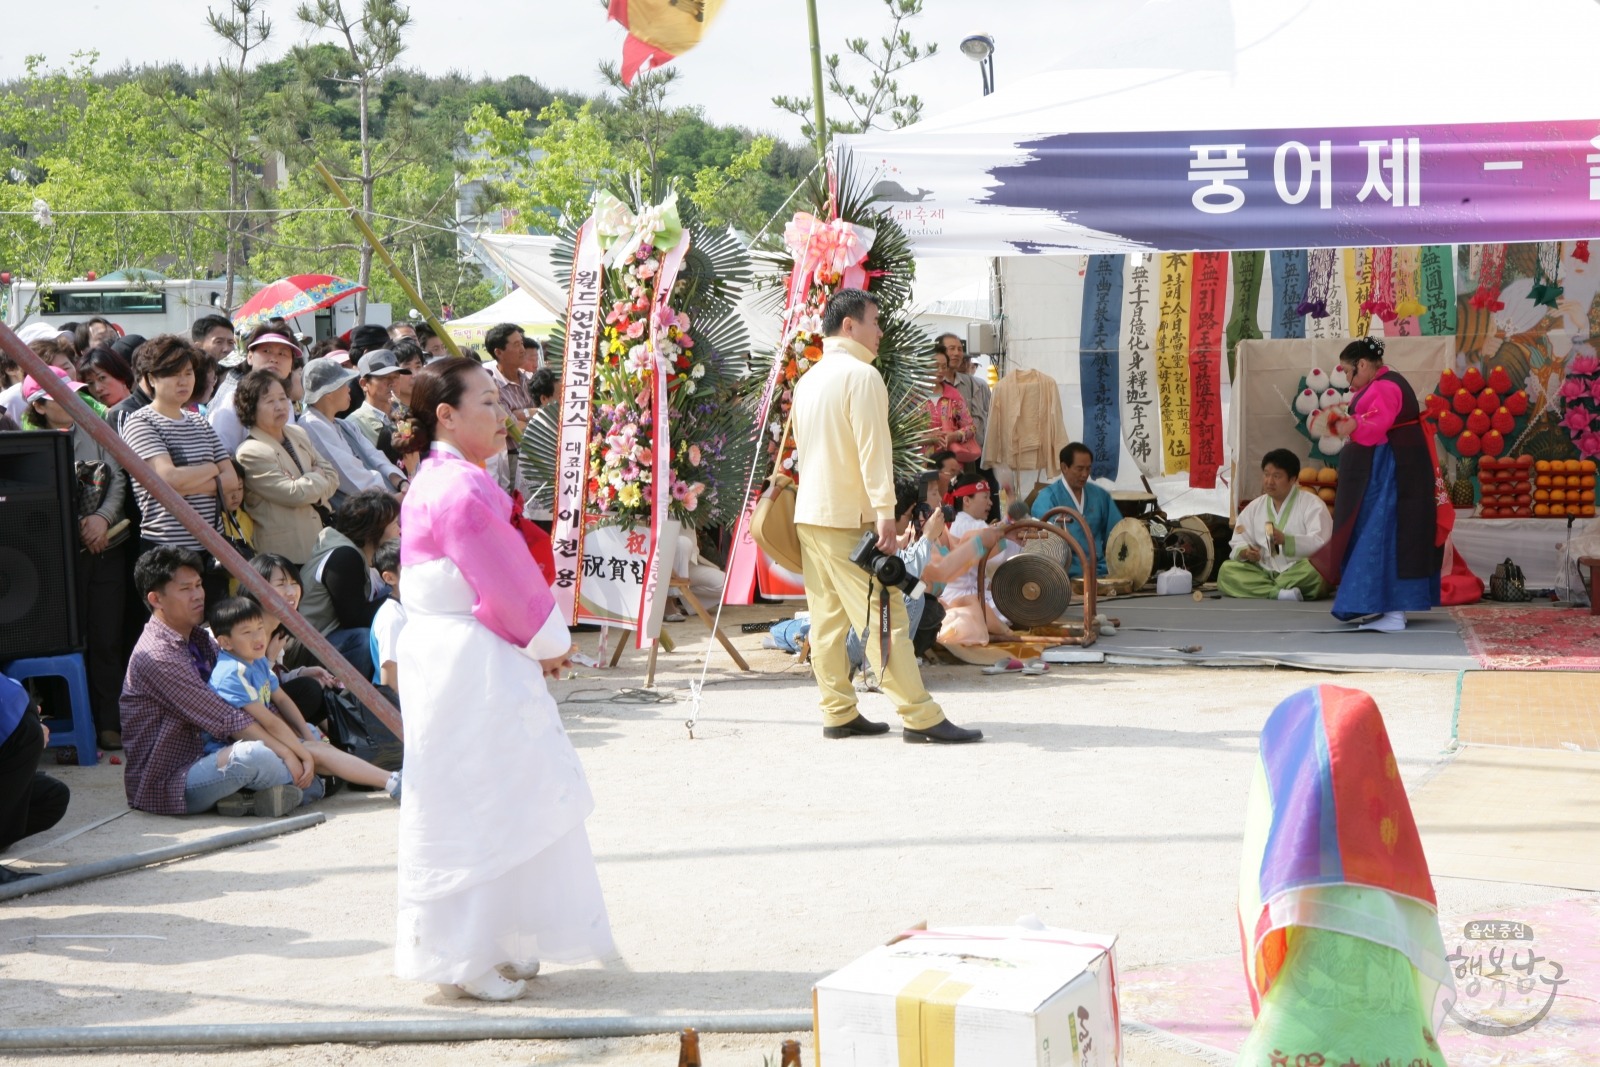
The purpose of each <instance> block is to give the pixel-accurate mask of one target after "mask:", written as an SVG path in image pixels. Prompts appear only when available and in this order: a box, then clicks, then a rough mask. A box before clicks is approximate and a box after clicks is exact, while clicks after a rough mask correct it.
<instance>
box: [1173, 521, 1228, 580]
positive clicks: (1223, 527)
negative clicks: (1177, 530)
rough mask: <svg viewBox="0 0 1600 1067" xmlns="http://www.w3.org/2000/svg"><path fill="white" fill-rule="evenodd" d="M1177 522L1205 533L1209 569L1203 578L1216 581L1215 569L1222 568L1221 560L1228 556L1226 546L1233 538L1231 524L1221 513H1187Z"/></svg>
mask: <svg viewBox="0 0 1600 1067" xmlns="http://www.w3.org/2000/svg"><path fill="white" fill-rule="evenodd" d="M1179 523H1180V525H1183V526H1186V527H1188V528H1189V529H1191V530H1194V531H1195V532H1196V533H1204V534H1205V535H1206V537H1207V540H1208V543H1209V545H1210V547H1211V569H1210V571H1209V572H1208V573H1207V575H1206V577H1205V579H1204V580H1205V581H1208V582H1214V581H1216V580H1217V571H1218V570H1220V569H1221V568H1222V564H1223V561H1224V560H1226V559H1227V558H1228V554H1229V552H1230V551H1231V549H1230V548H1229V547H1228V546H1229V543H1230V542H1231V541H1232V540H1233V524H1232V523H1230V522H1229V521H1228V520H1227V519H1226V518H1224V517H1223V516H1221V515H1189V516H1186V517H1185V518H1183V519H1181V520H1179Z"/></svg>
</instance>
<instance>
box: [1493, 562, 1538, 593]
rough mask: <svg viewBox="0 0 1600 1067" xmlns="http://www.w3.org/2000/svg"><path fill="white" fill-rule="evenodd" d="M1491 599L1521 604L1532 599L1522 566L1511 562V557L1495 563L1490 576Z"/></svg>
mask: <svg viewBox="0 0 1600 1067" xmlns="http://www.w3.org/2000/svg"><path fill="white" fill-rule="evenodd" d="M1489 599H1490V600H1499V601H1503V602H1504V603H1507V604H1520V603H1522V602H1524V601H1526V600H1529V599H1531V598H1530V597H1529V596H1528V589H1527V587H1526V586H1525V585H1524V584H1523V580H1522V568H1521V567H1519V566H1517V565H1516V564H1515V563H1513V562H1511V559H1510V557H1507V558H1506V561H1505V562H1504V563H1499V564H1496V565H1495V568H1494V574H1493V575H1492V576H1491V577H1490V578H1489Z"/></svg>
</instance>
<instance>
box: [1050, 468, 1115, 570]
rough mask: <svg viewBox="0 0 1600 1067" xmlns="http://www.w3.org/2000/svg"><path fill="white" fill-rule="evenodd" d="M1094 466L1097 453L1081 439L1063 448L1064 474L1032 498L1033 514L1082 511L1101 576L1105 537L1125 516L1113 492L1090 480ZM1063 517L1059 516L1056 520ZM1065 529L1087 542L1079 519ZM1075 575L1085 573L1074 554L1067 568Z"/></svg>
mask: <svg viewBox="0 0 1600 1067" xmlns="http://www.w3.org/2000/svg"><path fill="white" fill-rule="evenodd" d="M1093 466H1094V453H1093V452H1092V451H1090V449H1089V446H1088V445H1086V444H1083V443H1082V442H1081V441H1074V442H1072V444H1070V445H1068V446H1067V447H1066V448H1063V449H1062V450H1061V477H1060V478H1058V479H1056V480H1055V481H1053V482H1051V483H1050V484H1049V485H1047V486H1045V487H1044V488H1043V489H1041V490H1039V495H1038V496H1036V497H1034V499H1033V517H1034V518H1036V519H1042V518H1044V516H1045V513H1046V512H1048V511H1049V510H1050V509H1051V508H1071V509H1072V510H1074V511H1076V512H1077V513H1078V514H1080V515H1082V516H1083V518H1084V521H1085V522H1087V523H1088V524H1089V533H1090V535H1091V536H1093V538H1094V558H1095V572H1096V574H1097V575H1098V576H1100V577H1105V573H1106V538H1107V537H1110V536H1111V527H1113V526H1115V525H1116V524H1117V520H1119V519H1121V518H1122V514H1121V512H1119V511H1118V510H1117V505H1116V502H1115V501H1113V500H1112V499H1111V494H1110V493H1108V492H1106V491H1105V490H1104V489H1102V488H1100V487H1099V486H1098V485H1095V484H1094V483H1093V482H1091V481H1090V480H1089V471H1090V469H1091V468H1092V467H1093ZM1056 521H1058V522H1059V521H1060V516H1057V520H1056ZM1066 530H1067V533H1068V535H1070V536H1071V537H1072V539H1073V540H1074V541H1076V542H1078V545H1079V546H1080V547H1082V546H1083V545H1084V543H1085V542H1084V538H1083V528H1082V527H1080V526H1079V525H1078V524H1077V523H1076V522H1069V523H1067V526H1066ZM1067 573H1068V574H1070V575H1071V576H1072V577H1074V578H1078V577H1081V576H1082V575H1083V565H1082V564H1081V563H1079V562H1078V557H1077V556H1076V555H1073V557H1072V566H1071V567H1070V568H1068V571H1067Z"/></svg>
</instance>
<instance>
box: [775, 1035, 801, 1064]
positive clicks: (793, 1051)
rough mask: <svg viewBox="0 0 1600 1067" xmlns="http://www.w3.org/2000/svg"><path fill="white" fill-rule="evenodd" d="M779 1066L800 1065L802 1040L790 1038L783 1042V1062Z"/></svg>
mask: <svg viewBox="0 0 1600 1067" xmlns="http://www.w3.org/2000/svg"><path fill="white" fill-rule="evenodd" d="M779 1067H800V1042H798V1041H796V1040H794V1039H793V1038H790V1039H789V1040H788V1041H785V1042H784V1043H783V1063H781V1064H779Z"/></svg>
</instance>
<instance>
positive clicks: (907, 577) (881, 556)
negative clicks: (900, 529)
mask: <svg viewBox="0 0 1600 1067" xmlns="http://www.w3.org/2000/svg"><path fill="white" fill-rule="evenodd" d="M850 562H851V563H854V564H855V565H856V566H857V567H860V568H861V569H862V570H864V571H866V572H867V573H868V574H870V575H872V576H873V577H874V578H876V579H877V580H878V581H879V582H881V583H883V585H884V587H885V588H889V589H894V588H898V589H899V590H900V591H901V592H903V593H905V595H906V596H909V597H919V596H921V595H922V592H923V590H924V589H925V588H927V587H926V586H924V585H923V584H922V579H920V578H918V577H916V576H915V575H913V574H911V572H909V571H907V570H906V561H905V560H903V559H901V558H900V557H899V556H896V555H892V554H890V553H887V552H880V551H879V550H878V533H877V531H876V530H866V531H864V532H863V533H862V534H861V540H860V541H859V542H857V543H856V547H855V551H853V552H851V553H850Z"/></svg>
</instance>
